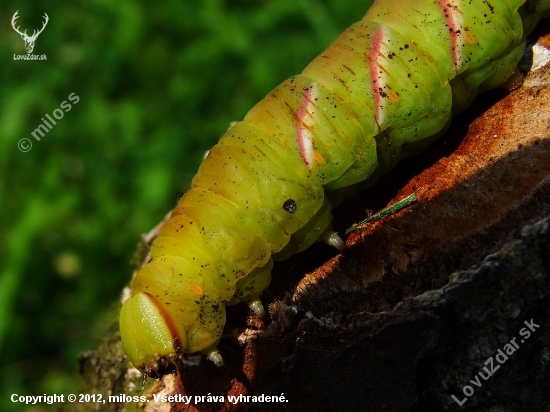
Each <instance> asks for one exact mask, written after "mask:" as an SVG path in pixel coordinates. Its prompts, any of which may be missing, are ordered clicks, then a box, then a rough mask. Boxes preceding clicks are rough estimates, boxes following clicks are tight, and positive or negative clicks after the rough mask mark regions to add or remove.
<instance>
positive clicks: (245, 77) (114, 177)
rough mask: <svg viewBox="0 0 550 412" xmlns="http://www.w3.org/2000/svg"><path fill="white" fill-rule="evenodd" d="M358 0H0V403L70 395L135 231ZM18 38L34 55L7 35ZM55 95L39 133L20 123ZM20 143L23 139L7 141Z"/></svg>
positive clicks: (124, 268)
mask: <svg viewBox="0 0 550 412" xmlns="http://www.w3.org/2000/svg"><path fill="white" fill-rule="evenodd" d="M367 3H368V1H365V2H364V3H361V4H357V3H355V2H342V1H340V0H323V1H314V0H274V1H268V0H263V1H262V0H225V1H223V0H201V1H199V0H193V1H188V0H178V1H176V0H165V1H163V2H145V1H141V2H140V1H137V0H118V1H109V0H92V1H48V2H46V1H35V0H32V1H31V0H19V1H8V2H2V4H1V5H0V33H1V35H0V61H1V63H0V79H1V82H0V176H1V178H0V355H1V356H0V382H1V384H0V392H1V394H0V410H2V411H12V410H13V411H21V410H27V411H33V412H38V411H42V410H47V409H49V408H48V407H47V405H44V404H38V405H34V406H24V405H22V404H13V403H11V402H10V396H11V394H20V395H42V394H48V395H49V394H54V393H57V394H68V393H71V392H74V391H75V384H76V379H75V377H74V376H75V374H76V373H77V371H78V361H77V358H78V355H79V353H81V352H82V351H85V350H88V349H93V348H95V347H96V346H97V344H98V342H99V341H100V339H101V338H102V337H103V336H104V335H105V334H106V328H107V326H108V325H109V324H111V319H109V318H108V315H107V314H108V313H109V311H108V309H109V308H112V307H113V305H117V304H118V299H119V295H120V291H121V289H122V288H123V286H124V285H125V284H126V283H127V282H128V281H129V280H130V276H131V267H130V260H131V258H132V255H133V253H134V251H135V248H136V244H137V243H138V241H139V239H140V234H141V233H144V232H147V231H148V230H150V229H151V228H152V227H153V226H155V225H156V224H157V223H158V222H159V221H161V220H162V218H163V216H164V215H165V214H166V213H167V212H168V211H169V210H170V209H171V208H172V207H173V206H174V204H175V202H176V201H177V200H178V198H179V197H180V196H181V194H182V193H183V192H184V191H185V189H186V188H187V187H188V186H189V184H190V181H191V179H192V176H193V174H194V172H195V171H196V170H197V168H198V165H199V163H200V161H201V159H202V155H203V153H204V152H205V151H206V150H207V149H208V148H209V147H211V146H212V145H213V144H214V143H215V142H216V141H217V140H218V138H219V137H220V136H221V135H222V134H223V132H224V131H225V130H226V129H227V127H228V125H229V123H230V122H231V121H233V120H239V119H242V118H243V116H244V115H245V113H246V112H247V111H248V110H249V109H250V108H251V107H252V106H253V104H254V103H255V102H257V101H259V100H260V99H261V98H262V97H263V96H265V94H266V93H267V92H268V91H269V90H270V89H272V88H273V87H275V86H276V85H277V84H278V83H280V82H281V81H283V80H284V79H285V78H288V77H290V76H291V75H293V74H296V73H299V72H300V71H301V70H302V69H303V68H304V67H305V65H306V64H307V63H308V62H309V61H310V60H311V59H312V58H313V57H315V56H316V55H317V54H318V53H319V52H321V51H322V50H323V49H324V48H325V47H326V46H327V45H328V44H329V43H330V42H331V41H332V40H333V39H334V38H335V37H336V36H337V35H338V34H339V33H340V32H341V31H342V30H343V29H345V28H346V27H347V26H349V25H350V24H351V23H353V22H354V21H357V20H359V19H361V18H362V16H363V14H364V13H365V11H366V9H367V7H368V4H367ZM17 10H19V15H20V17H19V19H18V25H19V26H20V28H21V30H25V29H27V32H28V33H29V34H30V33H32V31H33V29H36V28H39V27H40V26H41V24H42V21H43V17H42V16H43V13H44V12H46V13H47V14H48V15H49V23H48V25H47V26H46V28H45V30H44V31H43V33H42V34H40V36H39V37H38V39H37V41H36V45H35V49H34V51H33V53H34V54H38V55H41V54H46V55H47V60H46V61H20V60H14V57H13V55H14V54H26V51H25V49H24V42H23V40H22V39H21V37H20V36H19V35H18V34H17V33H16V32H15V31H14V30H13V29H12V27H11V19H12V16H13V14H14V13H15V11H17ZM71 93H75V94H76V95H78V96H79V97H80V101H79V102H78V103H77V104H75V105H73V107H72V109H71V110H70V111H69V112H67V113H65V115H64V117H63V118H62V119H61V120H58V121H57V125H55V126H54V127H53V128H52V130H50V131H49V132H48V133H47V134H46V135H45V136H44V138H42V139H41V140H40V141H36V140H35V139H34V138H33V137H32V136H31V132H32V131H33V130H34V129H35V128H37V127H38V125H39V124H40V123H41V118H42V117H44V116H45V115H46V114H49V115H50V116H51V115H52V112H53V111H54V110H55V109H57V108H59V107H60V105H61V103H62V102H63V101H64V100H67V98H68V96H69V95H70V94H71ZM22 138H28V139H30V140H31V142H32V144H33V147H32V149H31V150H30V151H29V152H27V153H23V152H21V151H20V150H19V149H18V141H19V140H20V139H22Z"/></svg>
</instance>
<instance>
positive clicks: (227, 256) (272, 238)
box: [120, 0, 550, 377]
mask: <svg viewBox="0 0 550 412" xmlns="http://www.w3.org/2000/svg"><path fill="white" fill-rule="evenodd" d="M523 3H524V2H523V1H521V0H468V1H466V0H419V1H416V2H413V1H410V0H379V1H376V2H375V3H374V4H373V6H372V7H371V8H370V9H369V11H368V13H367V14H366V15H365V17H364V18H363V20H361V21H359V22H357V23H355V24H354V25H352V26H351V27H350V28H348V29H347V30H346V31H345V32H344V33H343V34H342V35H341V36H340V37H339V38H338V39H336V40H335V41H334V42H333V43H332V44H331V45H330V46H329V47H328V48H327V50H325V51H324V52H323V53H322V54H321V55H320V56H318V57H317V58H316V59H315V60H313V61H312V62H311V63H310V64H309V65H308V66H307V67H306V68H305V70H304V71H303V72H302V74H300V75H297V76H294V77H292V78H290V79H288V80H286V81H285V82H283V83H282V84H281V85H279V86H278V87H277V88H275V90H273V91H272V92H271V93H269V94H268V95H267V96H266V97H265V98H264V99H263V100H262V101H261V102H259V103H258V104H257V105H256V106H254V107H253V108H252V109H251V110H250V111H249V112H248V114H247V115H246V116H245V118H244V120H243V121H242V122H237V123H236V124H234V125H233V126H232V127H231V128H230V129H229V130H228V131H227V132H226V133H225V135H224V136H222V138H221V139H220V141H219V143H218V144H217V145H216V146H214V148H212V150H210V151H209V153H208V155H207V156H206V158H205V159H204V161H203V163H202V165H201V166H200V168H199V171H198V173H197V175H196V176H195V178H194V179H193V182H192V187H191V189H190V190H189V191H188V192H187V193H185V195H184V196H183V197H182V198H181V200H180V201H179V203H178V205H177V207H176V208H175V209H174V211H173V213H172V216H171V218H170V219H169V220H168V222H167V223H166V224H165V225H164V227H163V228H162V229H161V230H160V232H159V234H158V237H157V239H156V240H155V242H154V243H153V246H152V249H151V257H152V260H151V262H150V263H148V264H147V265H145V266H144V267H143V268H142V269H141V270H140V271H139V272H138V274H137V275H136V278H135V279H134V283H133V289H132V296H131V297H130V298H129V299H128V300H127V301H126V302H125V303H124V305H123V308H122V313H121V319H120V329H121V336H122V342H123V345H124V348H125V350H126V353H127V355H128V357H129V359H130V360H131V361H132V363H133V364H134V365H135V366H136V367H137V368H138V369H140V370H141V371H142V372H143V373H144V374H145V375H147V376H152V377H159V376H162V375H163V374H165V373H169V372H172V371H174V370H175V369H176V368H177V362H178V358H179V356H180V355H182V354H185V353H195V352H204V353H207V354H208V356H209V358H211V359H213V360H215V361H216V363H218V364H221V363H222V361H221V357H220V355H219V353H218V352H217V350H216V349H215V348H216V345H217V343H218V341H219V339H220V336H221V333H222V329H223V326H224V323H225V306H226V305H229V304H235V303H238V302H239V301H247V302H249V304H250V305H251V307H252V308H253V309H254V311H255V312H256V313H258V314H260V315H261V314H262V310H263V309H260V307H261V304H259V303H258V302H259V301H258V297H259V296H260V294H261V293H262V291H263V290H264V289H265V288H266V287H267V286H268V285H269V282H270V279H271V268H272V265H273V260H274V259H284V258H286V257H288V256H289V255H290V254H292V253H296V252H299V251H302V250H304V249H305V248H307V247H309V245H311V244H312V243H313V242H315V241H316V240H318V239H320V238H322V237H323V234H324V233H326V236H324V237H325V238H326V239H329V240H330V241H331V242H334V243H335V244H338V245H339V246H340V247H341V246H342V245H341V243H339V242H338V241H337V240H336V239H335V238H334V236H331V233H330V222H331V219H332V215H331V210H332V208H333V206H334V205H335V204H337V203H338V201H339V200H340V199H341V198H342V197H343V196H345V195H346V194H349V193H351V192H353V191H354V190H356V187H357V186H359V185H365V184H370V183H371V182H373V181H374V180H375V179H377V178H378V176H379V175H381V174H384V173H387V172H388V171H390V170H391V169H392V168H393V167H394V166H395V164H396V163H397V162H398V161H399V160H400V159H402V158H404V157H406V156H409V155H411V154H414V153H416V152H418V151H420V150H422V149H423V148H424V147H425V146H426V145H427V144H429V143H430V142H431V141H433V140H434V139H436V138H437V137H439V136H440V135H441V134H442V133H443V132H444V131H445V129H446V127H447V126H448V125H449V123H450V121H451V118H452V117H453V116H454V115H455V114H457V113H459V112H460V111H462V110H463V109H464V108H465V107H467V106H468V104H470V103H471V101H472V100H473V98H474V97H475V96H476V95H477V94H478V93H479V92H480V91H483V90H486V89H489V88H491V87H495V86H496V85H498V84H500V83H502V82H503V81H505V80H506V79H507V78H508V77H509V76H510V75H511V74H512V73H513V71H514V70H515V67H516V64H517V62H518V61H519V58H520V57H521V54H522V52H523V48H524V26H523V25H524V23H525V26H526V27H525V28H526V29H529V30H530V29H531V28H532V27H534V24H535V23H536V22H537V20H538V19H539V18H540V17H542V16H543V15H547V14H549V10H550V0H542V1H530V2H528V4H525V5H524V4H523ZM520 7H521V10H520ZM520 12H521V13H520ZM258 305H259V306H258Z"/></svg>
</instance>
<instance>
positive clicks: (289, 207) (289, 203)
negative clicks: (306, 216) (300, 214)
mask: <svg viewBox="0 0 550 412" xmlns="http://www.w3.org/2000/svg"><path fill="white" fill-rule="evenodd" d="M297 207H298V206H297V205H296V202H295V201H294V200H292V199H288V200H285V202H284V203H283V209H284V210H286V211H287V212H288V213H290V214H291V215H293V214H294V213H296V208H297Z"/></svg>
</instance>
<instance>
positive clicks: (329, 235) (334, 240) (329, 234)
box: [321, 229, 347, 252]
mask: <svg viewBox="0 0 550 412" xmlns="http://www.w3.org/2000/svg"><path fill="white" fill-rule="evenodd" d="M321 240H322V241H323V242H325V243H326V244H327V245H329V246H332V247H335V248H336V249H337V250H338V251H339V252H344V251H345V250H346V249H347V246H346V243H345V242H344V241H343V240H342V238H341V237H340V236H338V233H336V232H335V231H334V230H332V229H328V230H327V231H325V233H323V235H322V236H321Z"/></svg>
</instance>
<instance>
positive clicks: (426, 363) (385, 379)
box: [72, 36, 550, 412]
mask: <svg viewBox="0 0 550 412" xmlns="http://www.w3.org/2000/svg"><path fill="white" fill-rule="evenodd" d="M543 42H544V40H543ZM546 42H547V44H548V42H549V40H548V36H547V39H546ZM549 84H550V66H548V65H547V66H546V67H545V68H542V69H539V70H537V71H536V72H532V73H530V74H529V75H528V76H527V78H526V80H525V82H524V84H523V86H522V87H521V88H519V89H518V90H515V91H514V92H512V93H510V94H509V95H507V96H505V97H504V98H502V97H503V95H504V94H505V93H499V92H496V93H492V94H486V95H484V96H480V99H479V100H478V103H477V104H476V107H475V108H474V109H472V110H469V111H468V112H467V113H465V114H464V115H463V116H461V117H459V118H457V119H456V121H455V122H454V123H453V130H451V131H450V133H449V134H448V135H447V136H446V137H445V138H444V139H443V140H441V141H440V142H438V143H436V144H435V145H434V146H433V147H431V148H429V149H428V150H427V151H426V152H425V153H423V154H421V155H420V156H417V157H415V158H413V159H409V160H407V161H405V162H404V163H403V164H401V165H400V166H399V167H398V169H397V170H395V171H393V172H392V173H391V174H390V175H389V176H387V177H385V178H383V179H381V181H380V182H379V183H378V184H377V185H376V186H375V187H373V188H372V189H369V190H368V191H366V192H365V193H363V194H361V195H360V196H358V197H357V198H355V199H353V201H350V202H346V203H344V204H343V205H342V206H341V207H340V208H339V209H337V210H336V212H335V216H336V219H335V228H336V229H337V230H339V231H340V232H341V233H343V230H345V228H347V227H349V226H351V224H353V223H354V222H355V221H358V220H361V219H362V218H363V217H364V209H365V208H372V209H380V208H382V207H384V206H386V205H387V204H391V203H393V202H395V201H396V200H398V199H400V198H402V197H404V196H406V195H408V194H410V193H411V192H413V191H415V190H418V192H417V196H418V201H417V202H416V203H414V204H413V205H411V206H409V207H407V208H406V209H404V210H402V211H400V212H398V213H396V214H394V215H391V216H389V217H387V218H384V219H382V220H380V221H378V222H376V223H375V224H372V225H370V226H369V227H368V228H365V229H361V230H358V231H356V232H354V233H353V234H351V235H350V236H349V237H348V239H347V245H348V247H349V250H348V251H347V252H346V253H344V254H341V255H336V254H335V252H333V251H332V250H330V249H329V248H328V247H326V246H322V245H319V246H315V247H313V248H312V249H310V250H309V251H307V252H306V253H304V254H302V255H300V256H295V257H293V258H292V259H290V260H289V261H287V262H284V263H282V264H278V265H276V268H275V272H274V276H273V278H274V281H273V284H272V286H270V288H269V289H268V290H267V291H266V293H265V294H264V296H263V300H264V303H266V304H268V305H269V312H270V316H269V320H268V321H267V324H264V323H262V321H260V320H259V319H257V318H255V317H254V316H252V315H250V314H249V313H248V311H247V309H246V308H245V307H244V305H243V306H241V305H238V306H235V307H232V308H229V310H228V319H229V320H228V324H227V327H226V332H227V337H226V338H225V339H222V342H221V343H220V346H219V349H220V351H221V353H222V355H223V356H224V359H225V361H226V366H225V367H224V368H222V369H217V368H216V367H215V366H213V365H212V364H211V363H209V362H207V361H205V360H204V359H203V360H202V361H201V362H200V363H198V364H196V365H191V364H185V365H182V368H181V371H180V375H178V376H167V377H165V378H164V379H163V380H162V381H160V382H156V381H152V380H149V382H148V384H147V386H146V388H145V391H143V392H142V391H141V380H140V377H139V374H137V373H136V372H137V371H135V370H134V369H132V368H130V369H128V367H129V366H130V365H128V364H127V362H126V361H125V359H124V355H123V353H122V352H121V349H120V342H119V340H118V338H117V335H116V334H115V335H114V336H113V337H111V338H109V340H107V341H106V342H105V343H104V344H103V345H102V347H101V348H100V349H99V350H98V352H90V353H87V354H85V355H84V356H83V358H82V365H83V370H84V374H83V378H84V380H85V382H86V386H85V389H83V392H85V393H92V392H93V389H95V391H96V392H97V393H102V394H103V395H105V396H108V395H111V394H114V395H118V394H126V395H141V394H144V395H146V396H148V397H149V399H150V400H151V401H150V402H133V401H132V402H127V403H120V404H113V403H112V404H106V405H101V408H102V409H104V410H113V411H115V410H116V411H118V410H123V409H125V410H135V409H140V410H141V409H143V410H148V411H149V410H155V411H156V410H158V411H160V410H172V411H242V410H248V411H365V410H371V411H442V410H445V411H453V410H468V411H494V412H496V411H524V410H530V411H543V410H550V390H549V389H550V383H549V382H550V317H549V313H550V299H549V297H550V87H549ZM480 114H481V116H480ZM466 132H467V133H466ZM304 274H306V275H304ZM531 320H532V322H533V323H534V324H536V325H538V326H534V325H532V324H530V325H531V329H529V328H528V326H527V325H526V324H525V322H530V321H531ZM525 330H528V331H530V332H531V335H530V337H529V338H526V337H525V332H522V331H525ZM522 333H523V335H521V334H522ZM513 338H516V339H515V341H514V342H515V343H516V344H517V345H518V347H519V349H517V350H515V352H514V353H511V349H510V348H513V346H505V345H507V344H508V343H509V342H510V341H511V340H512V339H513ZM499 349H500V350H502V351H506V350H508V351H509V354H508V356H507V357H508V359H507V360H505V362H503V363H502V364H499V362H498V359H500V360H503V359H504V358H503V357H502V356H501V357H500V358H498V359H497V358H496V355H497V354H498V350H499ZM491 357H492V358H493V361H492V363H493V365H492V369H493V370H495V371H494V374H493V375H492V376H488V375H489V373H488V372H487V370H488V371H491V361H488V360H489V359H490V358H491ZM497 366H500V368H498V370H496V368H497ZM485 367H486V368H487V370H484V368H485ZM480 371H481V374H482V376H480V375H478V373H479V372H480ZM476 376H477V377H476ZM484 377H486V378H487V380H485V379H484ZM471 381H473V382H474V383H472V382H471ZM465 387H466V388H465ZM91 388H93V389H91ZM472 392H473V393H472ZM178 393H179V394H185V395H192V396H197V395H204V396H207V395H209V394H210V395H216V396H220V395H221V396H223V397H224V401H223V402H208V401H204V402H192V403H191V404H186V403H185V402H153V400H152V394H164V395H170V394H178ZM465 393H466V395H468V396H466V395H465ZM240 394H242V395H250V396H252V395H261V394H265V395H281V394H284V398H285V399H286V400H287V402H284V403H265V402H259V403H251V402H240V403H237V404H232V403H231V402H229V401H228V396H230V395H232V396H238V395H240ZM452 395H454V396H455V397H456V399H457V400H454V399H453V398H452ZM459 402H460V403H462V402H463V404H462V406H459ZM82 406H84V405H82ZM88 408H89V409H92V407H90V405H88ZM72 410H75V408H74V407H73V408H72Z"/></svg>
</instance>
